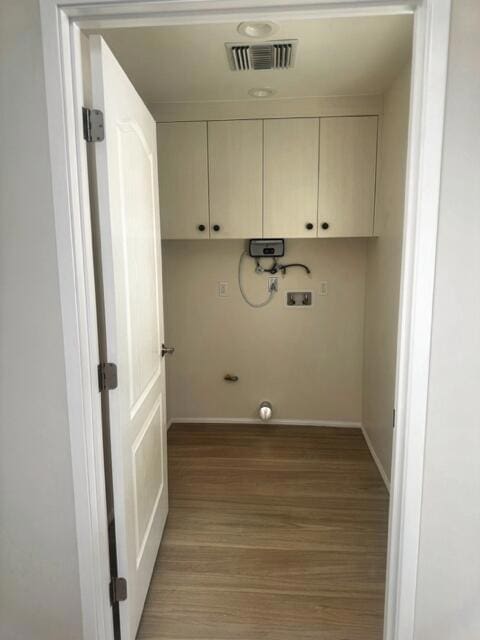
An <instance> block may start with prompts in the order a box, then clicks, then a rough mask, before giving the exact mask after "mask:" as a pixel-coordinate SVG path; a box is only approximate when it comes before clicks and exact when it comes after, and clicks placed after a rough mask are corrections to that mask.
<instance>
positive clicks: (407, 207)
mask: <svg viewBox="0 0 480 640" xmlns="http://www.w3.org/2000/svg"><path fill="white" fill-rule="evenodd" d="M414 86H415V85H414ZM407 209H408V207H407ZM407 235H408V234H407ZM387 632H388V631H387Z"/></svg>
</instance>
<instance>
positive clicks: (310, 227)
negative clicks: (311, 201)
mask: <svg viewBox="0 0 480 640" xmlns="http://www.w3.org/2000/svg"><path fill="white" fill-rule="evenodd" d="M305 229H308V230H309V231H311V230H312V229H313V224H312V223H311V222H307V224H306V225H305Z"/></svg>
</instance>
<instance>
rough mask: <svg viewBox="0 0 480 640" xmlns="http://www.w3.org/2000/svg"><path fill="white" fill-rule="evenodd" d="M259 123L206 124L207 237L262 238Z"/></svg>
mask: <svg viewBox="0 0 480 640" xmlns="http://www.w3.org/2000/svg"><path fill="white" fill-rule="evenodd" d="M262 132H263V124H262V121H261V120H235V121H225V122H209V123H208V166H209V184H210V237H211V238H254V237H257V238H258V237H261V235H262Z"/></svg>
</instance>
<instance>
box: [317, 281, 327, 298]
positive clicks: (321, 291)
mask: <svg viewBox="0 0 480 640" xmlns="http://www.w3.org/2000/svg"><path fill="white" fill-rule="evenodd" d="M318 295H319V296H328V282H327V281H326V280H323V282H320V287H319V290H318Z"/></svg>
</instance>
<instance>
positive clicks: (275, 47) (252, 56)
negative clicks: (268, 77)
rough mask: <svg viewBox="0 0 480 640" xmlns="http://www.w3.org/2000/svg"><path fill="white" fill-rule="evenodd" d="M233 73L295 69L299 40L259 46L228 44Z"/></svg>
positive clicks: (280, 41)
mask: <svg viewBox="0 0 480 640" xmlns="http://www.w3.org/2000/svg"><path fill="white" fill-rule="evenodd" d="M225 46H226V48H227V54H228V58H229V63H230V67H231V69H232V70H233V71H261V70H265V69H290V68H291V67H293V63H294V59H295V51H296V48H297V40H279V41H277V42H262V43H258V44H230V43H228V44H226V45H225Z"/></svg>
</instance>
